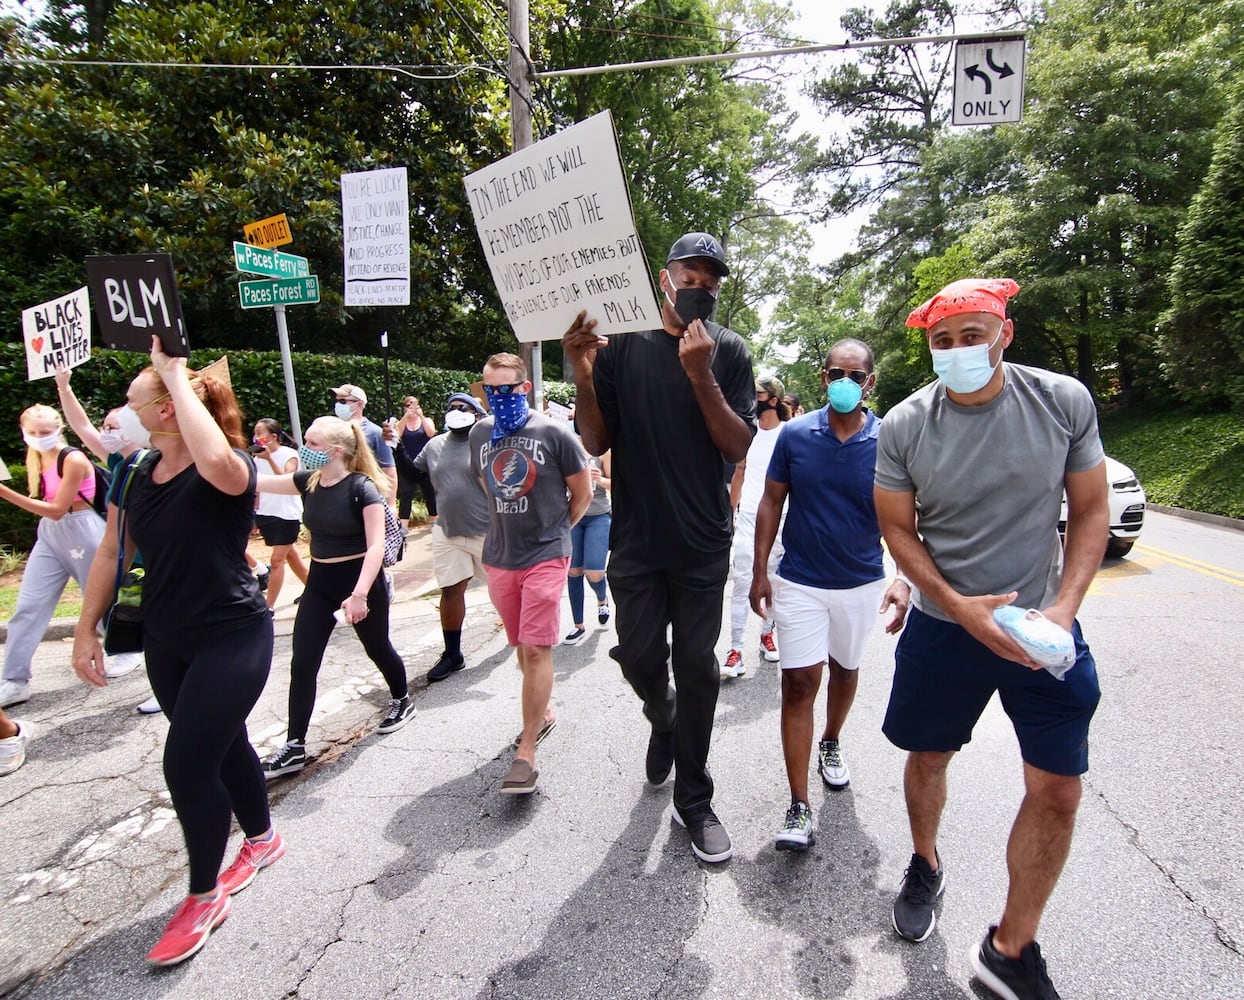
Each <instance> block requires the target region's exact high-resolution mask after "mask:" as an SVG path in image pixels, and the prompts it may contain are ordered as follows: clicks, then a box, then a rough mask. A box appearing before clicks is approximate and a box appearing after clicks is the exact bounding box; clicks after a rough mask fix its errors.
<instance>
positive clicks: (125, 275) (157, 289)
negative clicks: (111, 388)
mask: <svg viewBox="0 0 1244 1000" xmlns="http://www.w3.org/2000/svg"><path fill="white" fill-rule="evenodd" d="M86 284H87V287H88V288H89V289H90V290H91V301H92V302H93V303H94V304H95V318H96V320H97V322H98V323H99V336H100V339H101V340H102V341H103V342H104V343H105V344H107V345H108V346H109V347H115V348H116V349H117V350H121V351H138V352H141V353H142V354H147V353H149V352H150V351H151V336H152V334H155V335H157V336H158V337H159V338H160V343H161V344H162V345H163V346H164V353H165V354H168V355H171V356H173V357H178V358H188V357H189V356H190V341H189V340H187V339H186V321H185V318H184V317H183V316H182V314H181V299H180V298H179V297H178V294H177V278H176V276H175V275H174V274H173V258H172V257H170V256H169V255H168V254H166V253H132V254H117V255H115V256H100V257H87V259H86Z"/></svg>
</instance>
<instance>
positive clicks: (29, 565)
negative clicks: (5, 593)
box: [4, 510, 104, 683]
mask: <svg viewBox="0 0 1244 1000" xmlns="http://www.w3.org/2000/svg"><path fill="white" fill-rule="evenodd" d="M103 537H104V519H103V518H102V517H100V516H99V515H98V514H97V513H95V511H93V510H78V511H71V512H70V513H68V514H66V515H65V516H64V517H62V518H61V519H60V520H59V521H53V520H51V519H50V518H46V517H41V518H40V519H39V528H38V540H37V541H36V542H35V547H34V548H33V549H31V550H30V555H29V556H28V557H27V559H26V569H25V572H23V573H22V585H21V587H20V588H19V589H18V591H17V608H16V610H14V612H13V617H12V618H10V619H9V636H8V639H7V640H6V641H5V644H4V680H6V681H17V682H19V683H28V682H29V681H30V661H31V659H32V658H33V657H34V655H35V650H36V649H38V648H39V643H40V642H42V641H43V633H44V632H46V631H47V627H48V622H50V621H51V620H52V612H54V611H55V610H56V605H57V603H58V602H59V601H60V595H61V594H62V593H64V590H65V584H67V583H68V582H69V578H70V577H71V576H72V577H73V578H74V579H75V580H77V581H78V586H79V587H81V588H82V590H83V591H85V590H86V576H87V574H88V573H89V572H90V570H91V560H92V559H94V558H95V550H96V549H97V548H99V541H100V539H101V538H103Z"/></svg>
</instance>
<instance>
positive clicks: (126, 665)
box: [104, 653, 143, 678]
mask: <svg viewBox="0 0 1244 1000" xmlns="http://www.w3.org/2000/svg"><path fill="white" fill-rule="evenodd" d="M142 665H143V654H142V653H113V654H112V655H111V656H108V657H105V658H104V676H105V677H109V678H115V677H124V676H125V675H126V674H128V673H130V672H132V671H134V670H137V669H138V668H139V667H141V666H142Z"/></svg>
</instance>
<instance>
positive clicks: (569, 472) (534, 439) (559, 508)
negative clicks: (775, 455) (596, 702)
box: [471, 354, 592, 795]
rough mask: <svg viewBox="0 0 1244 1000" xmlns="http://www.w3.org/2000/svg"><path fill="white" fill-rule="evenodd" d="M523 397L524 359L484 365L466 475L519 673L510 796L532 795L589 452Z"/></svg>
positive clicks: (492, 589)
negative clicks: (471, 479)
mask: <svg viewBox="0 0 1244 1000" xmlns="http://www.w3.org/2000/svg"><path fill="white" fill-rule="evenodd" d="M530 391H531V383H530V382H529V381H527V368H526V366H525V365H524V364H523V361H522V359H521V358H519V357H518V356H517V355H514V354H494V355H493V356H492V357H491V358H489V359H488V361H487V362H485V364H484V392H485V393H486V394H487V396H488V405H489V408H490V409H491V410H492V416H489V417H486V418H484V419H483V420H481V421H479V422H478V423H477V424H476V425H475V426H474V427H472V428H471V468H472V470H473V471H474V472H475V474H476V475H477V476H479V479H480V482H481V483H482V484H483V487H484V491H485V492H486V493H487V494H488V497H489V507H488V534H487V535H486V536H485V539H484V559H483V562H484V569H485V571H486V572H487V574H488V594H489V596H490V597H491V598H492V603H493V604H494V605H495V606H496V609H497V613H498V614H499V615H500V616H501V620H502V622H503V623H504V624H505V632H506V637H507V638H508V639H509V641H510V645H511V646H514V647H515V650H516V652H517V654H518V664H519V667H520V668H521V669H522V672H523V734H522V736H521V737H520V738H519V742H518V749H517V750H516V751H515V752H514V763H513V764H511V765H510V770H509V771H508V772H507V773H506V775H505V777H504V778H503V779H502V780H501V791H502V792H503V793H505V794H507V795H528V794H530V793H531V792H533V791H535V787H536V779H537V778H538V777H539V772H538V771H537V770H536V769H535V763H536V741H537V738H538V737H539V735H540V733H541V730H542V729H544V728H545V727H546V725H547V724H548V723H550V722H551V716H548V714H547V713H548V706H549V696H550V695H551V694H552V691H553V647H554V646H555V645H557V643H558V637H559V634H560V631H561V598H562V589H563V588H564V587H565V585H566V569H567V568H568V566H569V565H570V528H571V526H572V525H573V524H574V523H575V522H576V521H578V520H579V518H581V517H582V516H583V512H584V511H586V510H587V507H588V504H589V503H591V500H592V480H591V474H590V472H589V471H588V466H587V453H586V452H585V451H584V450H583V447H582V446H581V445H580V444H579V441H578V439H577V438H576V437H575V436H574V434H573V432H572V431H571V429H570V426H569V425H568V424H567V423H565V422H564V421H561V420H551V419H549V418H548V417H545V416H543V415H541V414H539V413H535V412H534V411H532V410H531V409H529V408H528V405H527V393H528V392H530ZM546 731H547V730H546Z"/></svg>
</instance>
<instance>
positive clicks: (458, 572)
mask: <svg viewBox="0 0 1244 1000" xmlns="http://www.w3.org/2000/svg"><path fill="white" fill-rule="evenodd" d="M483 555H484V536H483V535H447V534H445V532H444V531H442V530H441V526H440V525H439V524H434V525H432V572H434V573H435V574H436V585H437V586H438V587H440V588H441V589H442V590H443V589H444V588H446V587H452V586H453V585H454V584H455V583H461V582H462V581H463V580H469V579H470V578H471V577H473V576H478V577H479V578H480V579H481V580H482V579H484V564H483V563H482V562H481V561H480V559H481V558H482V557H483Z"/></svg>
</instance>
